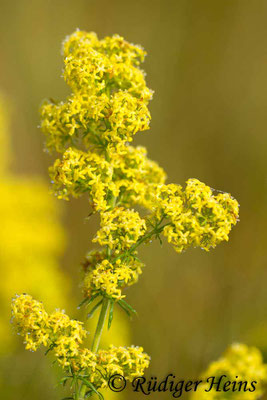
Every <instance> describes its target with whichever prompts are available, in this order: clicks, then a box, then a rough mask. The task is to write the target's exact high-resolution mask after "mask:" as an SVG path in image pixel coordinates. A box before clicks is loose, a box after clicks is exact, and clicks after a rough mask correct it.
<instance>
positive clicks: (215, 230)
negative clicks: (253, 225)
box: [154, 179, 238, 253]
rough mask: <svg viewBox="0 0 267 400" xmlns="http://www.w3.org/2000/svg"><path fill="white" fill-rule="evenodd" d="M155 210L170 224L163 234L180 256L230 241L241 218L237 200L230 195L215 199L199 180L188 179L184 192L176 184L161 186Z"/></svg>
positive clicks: (222, 195) (157, 193)
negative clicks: (190, 250)
mask: <svg viewBox="0 0 267 400" xmlns="http://www.w3.org/2000/svg"><path fill="white" fill-rule="evenodd" d="M154 209H155V212H156V215H157V217H158V218H162V216H165V217H166V218H167V219H168V220H169V221H170V223H169V224H167V225H166V226H165V228H164V230H163V234H164V235H165V236H166V237H167V239H168V242H170V243H172V244H173V245H174V248H175V250H176V251H177V252H178V253H180V252H182V251H184V250H186V249H187V248H188V247H190V246H193V247H201V248H202V249H204V250H207V251H208V250H209V249H210V248H211V247H215V246H216V245H217V244H218V243H220V242H222V241H223V240H228V235H229V233H230V231H231V228H232V226H233V225H235V224H236V223H237V218H238V203H237V201H236V200H234V199H233V198H232V197H231V196H230V195H229V194H228V193H218V194H217V195H214V194H213V191H212V189H211V188H210V187H209V186H207V185H205V184H204V183H202V182H200V181H198V180H197V179H189V180H188V181H187V186H186V188H185V190H184V191H183V190H182V188H181V186H179V185H174V184H171V185H162V186H158V187H157V189H156V193H155V195H154Z"/></svg>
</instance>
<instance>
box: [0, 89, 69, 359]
mask: <svg viewBox="0 0 267 400" xmlns="http://www.w3.org/2000/svg"><path fill="white" fill-rule="evenodd" d="M8 122H9V121H8V114H6V100H5V98H4V97H1V98H0V153H1V155H0V219H1V229H0V271H1V282H0V305H1V313H0V339H1V340H0V353H2V354H5V353H6V352H7V351H9V352H10V349H11V347H12V346H13V345H14V344H15V337H14V336H13V335H11V331H10V325H9V319H10V309H9V303H10V299H11V298H12V296H13V295H14V293H23V292H27V291H30V292H31V293H33V295H35V296H37V297H38V298H39V299H41V300H44V301H46V303H47V305H48V307H49V308H50V307H52V306H53V305H54V302H57V304H58V305H59V306H61V307H65V306H66V304H67V303H68V302H67V292H68V286H69V284H68V279H67V277H66V276H65V275H64V274H63V273H62V271H61V270H60V268H59V257H60V256H61V254H62V251H63V248H64V242H65V239H64V233H63V229H62V226H61V225H60V222H59V217H58V209H57V207H56V204H55V201H54V200H53V198H51V196H50V195H49V193H48V186H47V185H46V184H45V183H43V182H42V181H41V180H40V179H38V178H35V179H31V178H22V177H20V178H16V177H15V176H14V175H12V174H11V173H9V171H8V169H7V161H8V160H9V158H10V149H9V146H8V141H9V140H8V135H9V131H8V129H7V128H8Z"/></svg>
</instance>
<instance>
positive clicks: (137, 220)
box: [93, 207, 147, 253]
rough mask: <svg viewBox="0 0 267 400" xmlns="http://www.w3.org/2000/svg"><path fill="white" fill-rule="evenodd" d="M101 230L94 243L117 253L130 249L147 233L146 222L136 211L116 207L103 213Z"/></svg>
mask: <svg viewBox="0 0 267 400" xmlns="http://www.w3.org/2000/svg"><path fill="white" fill-rule="evenodd" d="M100 225H101V229H100V230H99V231H98V232H97V234H96V237H95V238H94V239H93V242H97V243H99V244H100V245H101V246H108V247H109V248H110V249H112V250H115V251H116V252H117V253H118V252H119V251H123V250H126V249H129V248H130V247H131V246H132V245H133V244H135V243H136V242H137V241H138V239H139V238H140V237H141V236H143V235H144V233H145V231H146V229H147V228H146V222H145V220H144V219H142V218H141V217H140V216H139V214H138V212H136V211H134V210H128V209H124V208H122V207H115V208H113V209H112V210H110V211H106V212H103V213H101V223H100Z"/></svg>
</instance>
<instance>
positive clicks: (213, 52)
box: [0, 0, 267, 400]
mask: <svg viewBox="0 0 267 400" xmlns="http://www.w3.org/2000/svg"><path fill="white" fill-rule="evenodd" d="M266 21H267V2H266V1H265V0H254V1H251V0H217V1H214V0H201V1H197V0H195V1H194V0H153V1H152V0H135V1H128V0H113V1H110V0H109V1H108V0H102V1H101V2H100V1H97V0H75V1H70V0H64V1H63V0H53V1H52V0H34V1H30V0H29V1H26V0H13V1H12V2H11V1H5V0H1V1H0V40H1V63H0V90H1V91H3V92H4V93H5V94H6V95H7V96H8V99H9V102H11V103H12V109H13V111H12V119H11V137H12V146H13V149H14V154H15V155H14V157H13V164H12V171H13V173H14V174H16V175H19V176H24V175H27V176H28V175H36V174H38V175H42V176H43V178H44V179H45V180H47V182H48V174H47V167H48V166H49V165H50V164H51V162H52V159H51V158H50V157H49V156H48V155H47V154H46V153H44V152H43V141H44V138H43V136H42V133H41V132H40V131H39V130H38V128H37V126H38V123H39V115H38V107H39V105H40V103H41V101H42V99H43V98H45V97H52V98H55V99H63V98H64V97H65V96H66V94H67V93H68V88H67V86H66V85H65V83H64V81H63V79H61V78H60V76H61V73H62V66H63V63H62V57H61V55H60V48H61V42H62V40H63V39H64V37H65V36H66V35H68V34H70V33H72V32H73V31H74V30H75V29H76V28H77V27H79V28H80V29H82V30H88V31H95V32H97V34H98V36H99V37H103V36H106V35H112V34H113V33H118V34H120V35H122V36H124V37H125V39H127V40H129V41H130V42H133V43H140V44H142V46H144V47H145V49H146V50H147V52H148V56H147V59H146V63H145V65H144V69H145V70H146V72H147V81H148V85H149V87H151V88H152V89H153V90H155V95H154V100H153V101H152V103H151V106H150V110H151V113H152V125H151V130H150V131H148V132H144V133H140V134H138V135H136V138H135V144H137V143H138V144H142V145H145V146H147V148H148V154H149V156H150V158H152V159H156V160H157V161H158V162H159V163H160V164H161V165H162V166H163V167H164V169H165V170H166V171H167V173H168V177H169V182H177V183H180V184H184V182H185V181H186V180H187V179H188V178H191V177H192V178H193V177H195V178H198V179H200V180H202V181H204V182H205V183H207V184H208V185H210V186H211V187H214V188H217V189H220V190H223V191H227V192H230V193H231V194H232V195H233V196H234V197H235V198H237V199H238V201H239V203H240V204H241V214H240V219H241V221H240V223H239V224H238V225H237V227H236V228H234V230H233V232H232V234H231V236H230V241H229V243H225V244H221V245H220V246H218V248H216V249H215V250H213V251H211V252H210V253H205V252H203V251H201V250H191V251H188V252H187V253H185V254H182V255H178V254H176V253H175V252H174V250H173V249H172V247H171V246H169V245H167V244H165V245H164V246H163V247H162V248H160V246H159V245H158V244H157V243H155V244H153V245H150V246H147V247H146V248H144V249H143V250H142V258H143V259H144V261H145V263H146V265H147V267H146V268H145V270H144V274H143V276H142V277H141V279H140V281H139V284H138V285H135V286H133V287H131V288H130V289H129V290H128V300H129V302H130V304H132V305H134V307H135V308H136V309H137V310H138V312H139V316H138V318H136V319H134V321H132V322H131V323H130V330H131V341H132V342H133V343H134V344H136V345H142V346H144V349H145V351H146V352H148V353H149V354H150V355H151V356H152V362H151V367H150V370H149V372H148V373H147V375H150V374H152V375H156V376H158V377H160V376H161V377H163V376H165V375H166V374H167V373H169V372H172V373H175V375H176V376H177V377H179V378H181V379H182V378H186V377H188V378H195V377H197V376H199V374H200V372H201V371H202V370H203V369H205V368H206V367H207V365H208V363H209V362H210V361H211V360H214V359H216V358H218V356H219V355H220V354H221V353H222V351H224V349H225V348H226V347H227V346H228V345H229V344H231V343H232V342H234V341H241V342H245V343H247V344H252V345H256V346H258V347H259V348H260V349H261V350H262V352H263V353H264V355H265V357H266V359H267V313H266V309H267V291H266V278H267V268H266V247H267V242H266V239H267V235H266V223H267V201H266V200H267V180H266V178H267V171H266V146H267V135H266V125H267V120H266V106H267V24H266ZM62 207H64V208H65V213H64V226H65V228H66V231H67V236H68V243H67V249H66V252H65V255H64V257H63V258H62V261H61V266H62V269H63V270H64V271H65V272H66V274H68V275H69V276H70V277H71V278H72V289H71V290H72V296H71V297H72V299H71V301H72V303H73V304H76V303H77V302H78V301H79V300H80V299H81V293H80V289H79V279H80V276H79V265H80V261H81V259H82V257H83V256H84V254H85V253H86V251H87V250H88V249H89V248H90V247H92V245H91V243H90V241H91V239H92V236H93V234H94V232H95V230H96V226H97V225H96V224H95V220H92V221H91V220H90V221H89V222H85V221H84V218H85V216H86V215H87V211H88V207H87V201H86V198H83V199H79V200H75V201H70V202H69V203H64V202H62V201H61V202H60V201H58V208H59V209H61V208H62ZM5 306H6V307H7V306H9V305H5ZM55 307H57V305H56V304H55ZM74 310H75V309H74V307H72V306H70V308H69V309H68V311H71V312H73V313H74V314H75V311H74ZM74 314H73V315H74ZM11 334H12V332H11V330H10V335H11ZM111 341H112V339H111ZM41 360H42V358H40V356H39V355H38V354H30V353H29V354H28V353H26V352H25V351H24V350H23V347H22V346H20V347H18V349H17V350H16V355H15V356H14V355H13V357H12V359H8V357H5V359H4V362H3V363H2V364H1V367H2V372H1V376H2V377H1V381H2V388H0V392H1V397H2V396H3V398H5V399H6V400H15V399H19V400H33V399H38V400H44V399H49V400H56V399H59V398H60V396H61V397H63V396H62V391H61V390H60V389H57V388H55V387H54V386H55V382H56V378H55V377H54V375H53V369H52V370H51V369H50V368H49V366H48V364H47V363H46V362H43V361H41ZM156 396H157V395H155V396H154V397H156ZM166 396H167V395H166ZM117 397H118V398H122V397H123V394H118V395H117ZM164 397H165V396H164ZM127 398H128V399H131V398H136V396H135V397H134V394H132V393H129V394H128V395H127ZM266 398H267V397H266Z"/></svg>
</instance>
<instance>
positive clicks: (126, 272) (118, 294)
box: [84, 257, 143, 301]
mask: <svg viewBox="0 0 267 400" xmlns="http://www.w3.org/2000/svg"><path fill="white" fill-rule="evenodd" d="M142 266H143V264H142V263H141V262H140V261H138V260H136V259H135V258H134V257H129V258H128V259H127V261H123V262H122V261H121V259H118V260H117V261H115V262H114V263H111V262H109V261H108V260H107V259H104V260H103V261H102V262H101V263H98V264H96V265H94V266H92V267H91V268H89V269H87V272H86V274H85V278H84V294H85V296H86V297H90V296H94V295H95V294H99V295H102V296H105V297H109V298H111V299H112V300H115V301H117V300H120V299H122V298H123V297H125V296H124V295H122V289H123V288H124V287H126V286H130V285H132V284H133V283H136V282H137V280H138V276H139V275H140V274H141V273H142Z"/></svg>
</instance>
